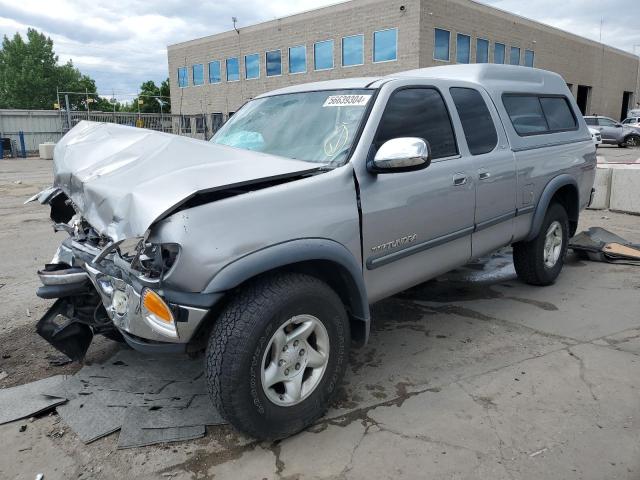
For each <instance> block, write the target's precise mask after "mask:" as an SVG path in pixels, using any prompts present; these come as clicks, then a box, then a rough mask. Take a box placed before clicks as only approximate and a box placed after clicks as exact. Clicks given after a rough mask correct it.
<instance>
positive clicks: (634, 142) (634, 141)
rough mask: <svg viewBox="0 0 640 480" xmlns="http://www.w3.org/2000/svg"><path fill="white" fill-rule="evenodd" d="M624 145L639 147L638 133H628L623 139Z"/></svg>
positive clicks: (639, 136)
mask: <svg viewBox="0 0 640 480" xmlns="http://www.w3.org/2000/svg"><path fill="white" fill-rule="evenodd" d="M624 146H625V147H640V135H629V136H628V137H626V138H625V139H624Z"/></svg>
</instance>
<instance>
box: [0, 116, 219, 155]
mask: <svg viewBox="0 0 640 480" xmlns="http://www.w3.org/2000/svg"><path fill="white" fill-rule="evenodd" d="M82 120H90V121H92V122H106V123H117V124H119V125H128V126H131V127H138V128H148V129H150V130H155V131H159V132H165V133H173V134H175V135H184V136H188V137H193V138H199V139H201V140H207V139H209V138H211V136H212V135H213V134H214V133H215V132H216V131H217V130H218V129H219V128H220V127H221V126H222V124H223V123H224V121H225V120H226V118H224V116H223V115H222V113H211V114H199V115H174V114H170V113H162V114H161V113H139V114H138V113H129V112H127V113H124V112H86V111H69V112H67V111H64V110H61V111H57V110H2V109H0V138H10V139H11V141H12V143H13V144H14V145H15V146H16V149H15V150H16V151H14V152H13V153H14V155H15V154H18V153H19V152H20V151H21V144H20V132H22V133H23V137H24V144H25V149H26V151H27V153H28V154H32V153H34V152H37V151H38V146H39V145H40V144H41V143H46V142H57V141H58V140H60V138H62V136H63V135H64V134H65V133H66V132H68V131H69V130H70V129H71V128H73V127H74V126H75V125H77V124H78V123H79V122H81V121H82ZM5 155H7V153H6V152H5Z"/></svg>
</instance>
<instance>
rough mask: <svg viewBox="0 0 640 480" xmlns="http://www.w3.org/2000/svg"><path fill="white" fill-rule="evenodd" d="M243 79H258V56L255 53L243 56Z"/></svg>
mask: <svg viewBox="0 0 640 480" xmlns="http://www.w3.org/2000/svg"><path fill="white" fill-rule="evenodd" d="M244 77H245V78H246V79H247V80H251V79H252V78H260V55H258V54H257V53H253V54H251V55H245V56H244Z"/></svg>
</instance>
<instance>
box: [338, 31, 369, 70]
mask: <svg viewBox="0 0 640 480" xmlns="http://www.w3.org/2000/svg"><path fill="white" fill-rule="evenodd" d="M362 64H364V35H352V36H350V37H344V38H343V39H342V66H343V67H353V66H354V65H362Z"/></svg>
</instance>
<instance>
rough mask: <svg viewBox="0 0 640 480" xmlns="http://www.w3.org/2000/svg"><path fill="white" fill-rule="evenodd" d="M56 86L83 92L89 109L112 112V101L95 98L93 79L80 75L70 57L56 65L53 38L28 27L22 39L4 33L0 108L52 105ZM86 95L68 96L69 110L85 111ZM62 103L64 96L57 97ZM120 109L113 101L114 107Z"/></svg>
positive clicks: (0, 50) (0, 71) (0, 54)
mask: <svg viewBox="0 0 640 480" xmlns="http://www.w3.org/2000/svg"><path fill="white" fill-rule="evenodd" d="M56 87H57V88H59V89H60V91H66V92H87V93H88V97H89V98H91V99H93V102H90V105H89V108H90V109H91V110H102V111H107V112H110V111H113V107H114V106H113V104H111V103H110V102H109V101H108V100H107V99H105V98H102V97H99V96H98V95H97V94H96V92H97V90H96V82H95V80H93V79H92V78H91V77H89V76H88V75H83V74H82V73H81V72H80V70H78V69H77V68H76V67H75V66H74V65H73V62H72V61H71V60H70V61H68V62H67V63H65V64H62V65H60V64H58V56H57V55H56V54H55V52H54V50H53V41H52V40H51V38H49V37H46V36H45V35H43V34H42V33H40V32H38V31H37V30H34V29H32V28H30V29H29V30H27V35H26V40H25V39H23V38H22V36H21V35H20V34H19V33H16V34H15V35H14V36H13V38H11V39H9V38H8V37H7V36H6V35H5V36H4V38H3V40H2V48H0V108H26V109H46V110H50V109H52V108H53V105H54V103H55V102H56V101H57V98H56ZM86 99H87V95H81V94H80V95H77V94H73V95H69V103H70V108H71V109H72V110H86V108H87V101H86ZM60 100H61V102H62V103H63V105H62V106H64V96H61V99H60ZM120 108H121V106H120V104H116V110H119V109H120Z"/></svg>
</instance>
